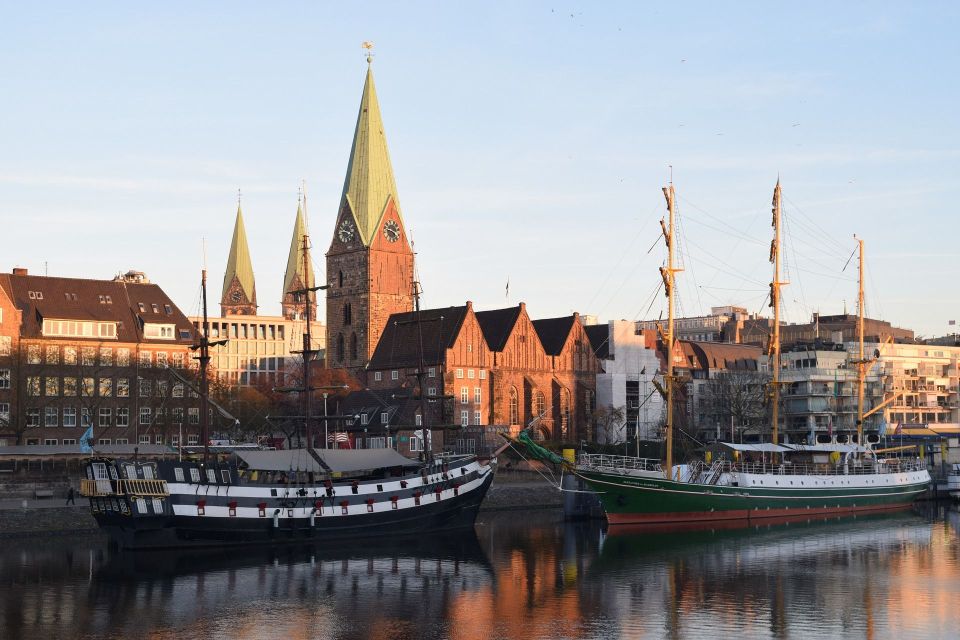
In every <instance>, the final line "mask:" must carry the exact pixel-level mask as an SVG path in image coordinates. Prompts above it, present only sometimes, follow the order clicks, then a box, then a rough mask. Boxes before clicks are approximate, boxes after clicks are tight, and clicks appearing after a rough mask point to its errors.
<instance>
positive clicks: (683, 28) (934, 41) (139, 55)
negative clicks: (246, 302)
mask: <svg viewBox="0 0 960 640" xmlns="http://www.w3.org/2000/svg"><path fill="white" fill-rule="evenodd" d="M801 5H802V6H801ZM958 27H960V5H957V4H956V3H951V2H942V3H933V2H917V3H882V2H863V3H858V2H844V3H836V2H830V3H768V2H757V3H749V2H731V3H716V2H703V3H696V2H676V3H663V2H654V3H639V2H625V3H615V2H609V3H607V2H590V3H585V2H491V1H488V2H456V3H451V2H435V3H434V2H404V3H395V2H375V1H368V2H364V3H329V4H327V3H317V2H304V3H297V2H274V3H254V2H249V3H242V2H230V3H226V2H223V3H218V2H205V3H191V2H167V3H162V4H158V5H155V6H148V5H147V4H146V3H109V2H98V3H66V2H65V3H55V2H48V3H43V4H40V3H18V2H12V1H10V0H0V270H2V271H8V270H9V269H11V268H13V267H14V266H21V267H27V268H28V269H29V270H30V272H31V273H44V272H46V273H49V274H50V275H58V276H70V277H86V278H110V277H112V276H113V275H114V274H116V273H118V272H121V271H127V270H129V269H136V270H140V271H144V272H145V273H146V274H147V276H148V277H149V278H151V279H152V280H153V281H155V282H157V283H158V284H160V285H161V286H162V287H163V289H164V290H165V291H166V292H167V293H168V294H169V295H170V296H171V297H172V298H173V299H174V301H175V302H176V303H177V304H178V306H180V307H181V309H182V310H183V311H184V312H185V313H188V314H192V313H196V312H197V310H198V302H199V272H200V269H201V266H202V264H203V260H204V257H203V256H204V250H203V246H204V242H205V246H206V261H207V265H208V268H209V272H210V283H211V286H210V291H211V295H210V301H211V308H212V309H216V308H217V307H216V303H217V302H218V301H219V296H220V289H221V284H222V277H223V270H224V267H225V265H226V258H227V252H228V250H229V246H230V238H231V233H232V229H233V223H234V218H235V215H236V207H237V190H238V189H240V190H241V193H242V206H243V211H244V218H245V222H246V229H247V235H248V237H249V239H250V251H251V255H252V260H253V266H254V270H255V274H256V280H257V295H258V300H259V303H260V312H261V313H262V314H279V312H280V304H279V301H280V297H281V288H282V282H283V272H284V269H285V266H286V257H287V252H288V249H289V245H290V239H291V235H292V231H293V222H294V216H295V214H296V208H297V192H298V187H299V186H300V184H301V181H303V183H304V184H305V185H306V192H307V195H308V218H309V220H308V223H309V226H310V229H311V233H312V237H313V240H314V255H313V258H314V263H315V265H316V266H317V269H318V273H323V264H324V259H323V254H324V253H325V251H326V250H327V248H328V247H329V243H330V240H331V238H332V234H333V224H334V218H335V215H336V212H337V210H338V205H339V200H340V195H341V190H342V186H343V179H344V174H345V171H346V165H347V160H348V155H349V152H350V144H351V139H352V135H353V129H354V125H355V122H356V116H357V108H358V105H359V101H360V94H361V89H362V86H363V78H364V74H365V71H366V62H365V60H364V52H363V50H362V49H361V46H360V45H361V43H362V42H363V41H372V42H374V44H375V49H374V52H375V58H374V62H373V68H374V74H375V77H376V83H377V92H378V96H379V99H380V105H381V109H382V112H383V119H384V125H385V129H386V135H387V140H388V144H389V146H390V153H391V158H392V161H393V168H394V173H395V176H396V179H397V188H398V191H399V200H400V204H401V208H402V211H403V216H404V220H405V223H406V225H407V228H408V233H409V234H410V235H411V236H412V238H413V240H414V242H415V250H416V253H417V266H418V271H419V276H420V281H421V283H422V287H423V291H424V298H423V304H424V305H425V306H427V307H435V306H447V305H457V304H463V303H464V301H466V300H472V301H473V303H474V307H475V308H477V309H493V308H499V307H504V306H508V305H515V304H517V303H518V302H520V301H525V302H526V303H527V308H528V311H529V313H530V314H531V316H532V317H533V318H545V317H556V316H560V315H566V314H569V313H571V312H573V311H578V312H580V313H581V314H592V315H596V316H599V318H600V319H601V320H602V321H605V320H610V319H621V318H625V319H641V318H656V317H658V316H659V315H660V314H663V313H665V312H664V309H665V304H666V302H665V301H666V298H664V297H663V295H662V292H658V291H657V287H658V284H659V281H660V276H659V274H658V271H657V267H658V266H660V265H661V264H663V260H664V257H665V248H664V246H663V243H662V241H659V242H658V234H659V224H658V221H659V219H660V217H661V216H662V215H664V214H665V205H664V199H663V195H662V193H661V191H660V188H661V187H662V186H663V185H665V184H667V183H668V181H669V180H670V179H671V174H672V179H673V182H674V185H675V187H676V189H677V195H678V205H679V214H680V218H679V220H680V221H679V224H678V231H679V233H678V237H679V239H680V243H681V245H680V252H681V258H682V263H683V267H684V269H685V270H684V272H683V273H682V274H680V276H679V280H678V284H677V289H678V294H679V313H680V314H681V315H699V314H703V313H709V311H710V307H711V306H719V305H726V304H735V305H740V306H744V307H746V308H747V309H748V310H749V311H751V312H764V313H766V312H767V311H768V309H767V307H766V294H767V283H769V282H770V279H771V265H770V263H769V262H768V251H769V243H770V239H771V237H772V228H771V226H770V201H771V196H772V192H773V188H774V185H775V183H776V181H777V178H778V176H779V179H780V180H781V183H782V185H783V193H784V219H785V225H784V226H785V236H786V241H785V246H784V251H783V255H784V257H785V262H786V265H785V266H786V273H785V276H784V278H783V279H784V280H789V281H790V284H789V285H788V286H787V287H786V288H785V289H784V293H783V299H784V310H783V312H784V317H785V318H786V319H787V320H788V321H791V322H804V321H806V320H808V319H809V317H810V314H811V313H812V312H814V311H819V312H820V313H822V314H831V313H841V312H842V311H843V310H844V307H845V305H846V308H847V309H848V311H850V312H851V313H852V312H855V309H856V306H855V305H856V298H857V282H856V278H857V273H856V262H857V261H856V259H855V258H854V259H853V260H851V261H850V262H849V263H848V260H849V259H850V257H851V255H852V253H853V252H854V250H855V249H856V241H855V240H854V234H857V235H858V236H859V237H862V238H864V239H865V242H866V252H865V255H866V263H867V269H866V276H867V277H866V282H867V287H866V294H867V303H866V311H867V314H868V315H869V316H870V317H877V318H882V319H885V320H888V321H890V322H892V323H893V324H895V325H897V326H904V327H908V328H912V329H914V330H915V331H916V332H917V333H918V334H922V335H925V336H934V335H943V334H945V333H947V332H952V331H953V330H954V329H955V327H950V326H949V325H948V322H949V321H950V320H954V319H957V320H960V317H958V316H960V305H958V300H957V295H956V293H957V287H956V284H955V283H956V280H957V275H958V272H960V267H958V263H960V260H958V258H960V249H958V242H957V241H958V238H960V233H958V232H960V216H958V213H960V212H958V207H957V206H956V204H955V203H956V202H957V201H958V197H960V193H958V192H960V182H958V175H960V171H958V170H960V127H958V126H957V124H958V123H957V120H958V114H960V108H958V105H960V88H958V87H960V83H958V82H957V69H958V68H960V65H958V63H960V39H958V38H957V37H956V32H957V29H958ZM508 281H509V293H508V291H507V287H506V284H507V282H508ZM322 313H323V312H322V311H321V314H322Z"/></svg>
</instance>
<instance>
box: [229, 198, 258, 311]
mask: <svg viewBox="0 0 960 640" xmlns="http://www.w3.org/2000/svg"><path fill="white" fill-rule="evenodd" d="M234 277H236V278H237V280H238V281H239V282H240V286H241V287H243V292H244V293H245V294H246V296H247V299H248V300H249V301H250V302H252V303H253V304H256V303H257V287H256V285H255V284H254V280H253V263H252V262H251V261H250V248H249V247H248V246H247V230H246V229H245V228H244V226H243V212H242V211H241V210H240V205H239V204H238V205H237V221H236V223H235V224H234V226H233V240H232V241H231V242H230V256H229V257H228V258H227V270H226V272H224V274H223V293H222V294H221V299H222V300H226V299H227V293H228V292H229V290H230V283H231V282H233V278H234Z"/></svg>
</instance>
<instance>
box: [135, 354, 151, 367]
mask: <svg viewBox="0 0 960 640" xmlns="http://www.w3.org/2000/svg"><path fill="white" fill-rule="evenodd" d="M138 357H139V359H140V366H141V367H149V366H150V365H151V363H152V357H151V355H150V352H149V351H141V352H140V354H139V356H138Z"/></svg>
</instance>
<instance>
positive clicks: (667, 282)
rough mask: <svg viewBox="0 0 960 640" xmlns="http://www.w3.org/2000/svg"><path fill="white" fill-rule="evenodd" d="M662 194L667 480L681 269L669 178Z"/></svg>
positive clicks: (670, 464)
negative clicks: (676, 255)
mask: <svg viewBox="0 0 960 640" xmlns="http://www.w3.org/2000/svg"><path fill="white" fill-rule="evenodd" d="M663 196H664V197H665V198H666V199H667V211H668V212H669V214H670V225H669V227H668V226H667V225H665V224H664V221H663V219H662V218H661V219H660V227H661V228H662V229H663V238H664V240H666V242H667V266H666V268H664V267H660V276H661V277H662V278H663V286H664V288H665V289H666V291H665V293H666V295H667V299H668V300H669V302H668V304H667V307H668V311H667V335H666V338H667V339H666V347H667V375H666V377H665V378H664V382H665V383H666V385H667V432H666V441H667V443H666V444H667V460H666V467H665V468H664V473H665V475H666V477H667V479H668V480H672V479H673V341H674V335H673V285H674V283H675V281H676V273H677V272H678V271H681V269H677V268H675V267H674V242H673V229H674V226H673V225H674V218H675V213H676V196H677V194H676V192H675V191H674V189H673V181H672V180H671V182H670V186H669V187H663Z"/></svg>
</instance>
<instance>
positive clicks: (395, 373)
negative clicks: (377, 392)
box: [390, 371, 400, 380]
mask: <svg viewBox="0 0 960 640" xmlns="http://www.w3.org/2000/svg"><path fill="white" fill-rule="evenodd" d="M399 378H400V372H399V371H391V372H390V379H391V380H398V379H399Z"/></svg>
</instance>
